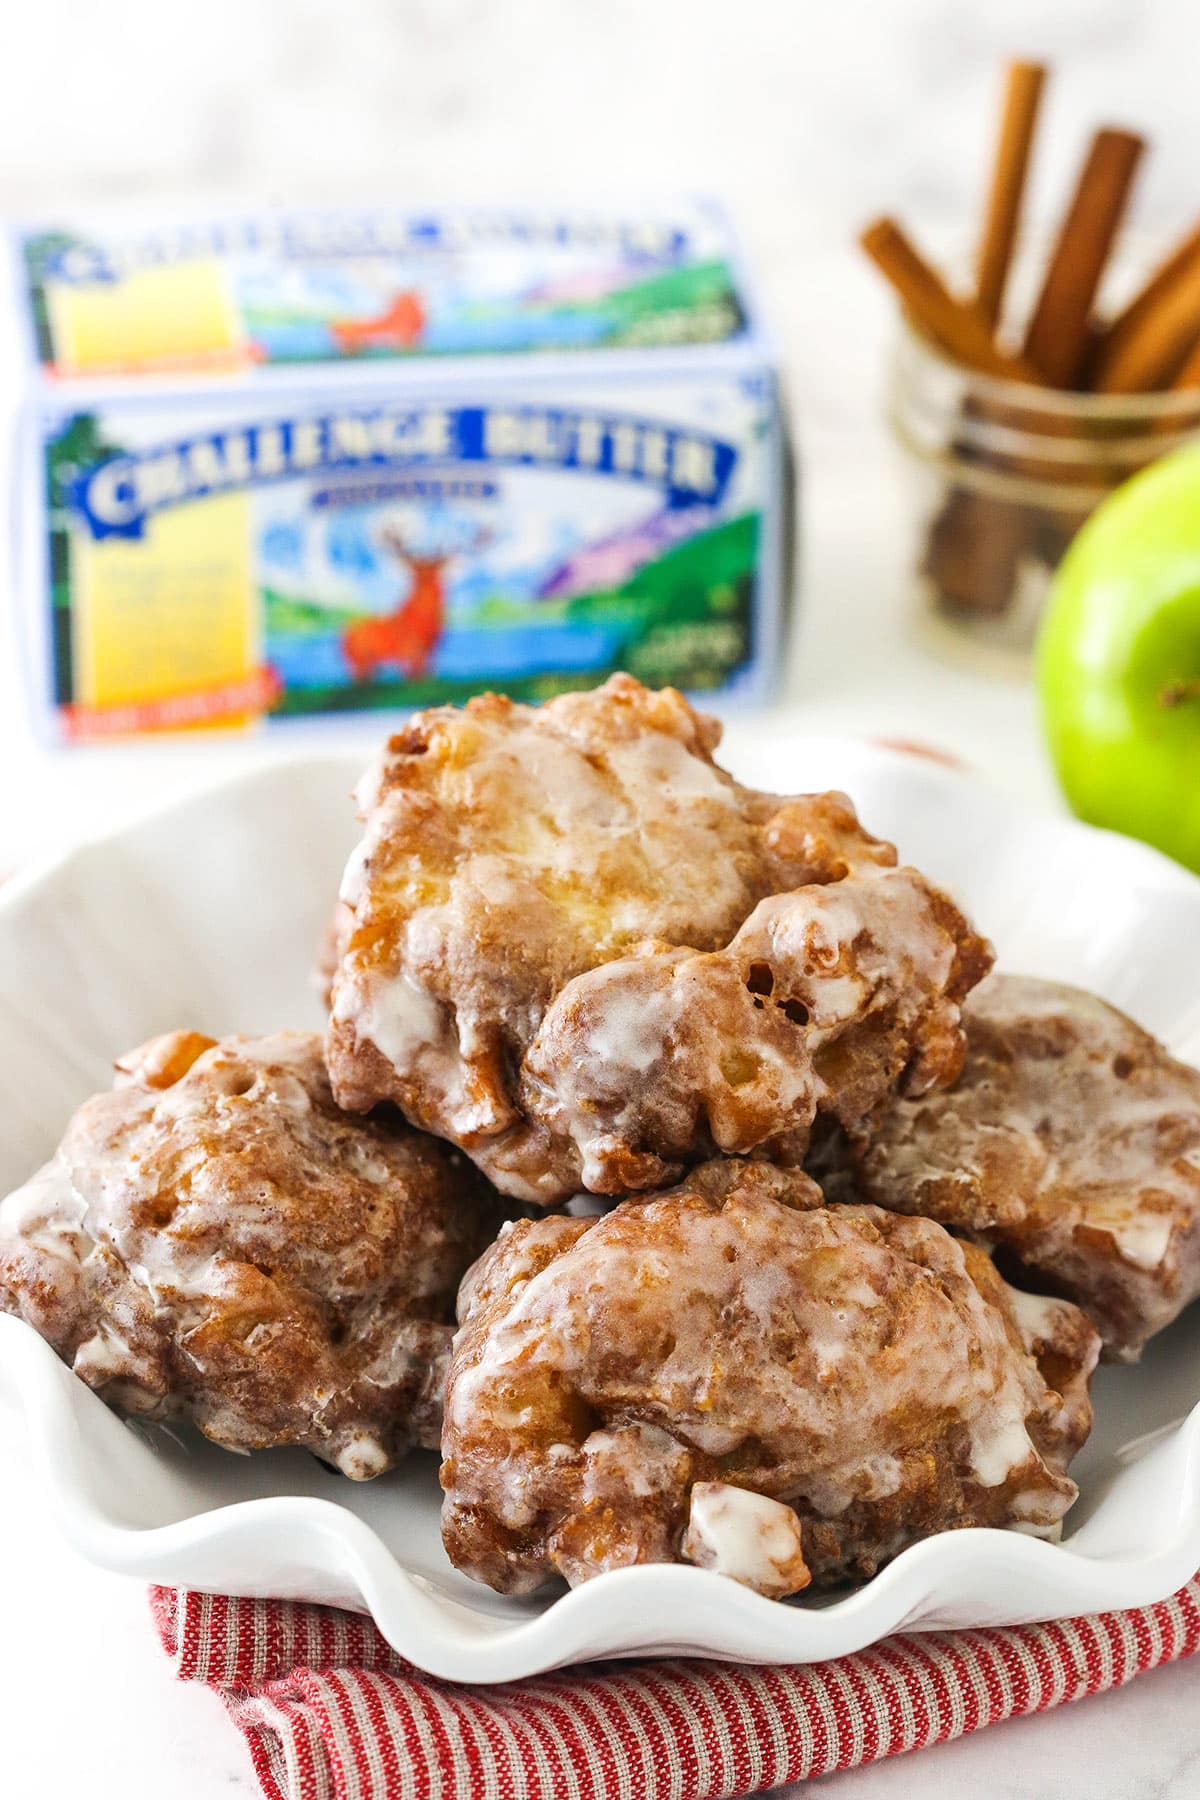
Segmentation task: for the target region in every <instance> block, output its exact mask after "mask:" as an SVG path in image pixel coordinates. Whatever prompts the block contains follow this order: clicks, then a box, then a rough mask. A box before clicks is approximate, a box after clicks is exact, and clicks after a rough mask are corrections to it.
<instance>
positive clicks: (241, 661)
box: [72, 493, 260, 727]
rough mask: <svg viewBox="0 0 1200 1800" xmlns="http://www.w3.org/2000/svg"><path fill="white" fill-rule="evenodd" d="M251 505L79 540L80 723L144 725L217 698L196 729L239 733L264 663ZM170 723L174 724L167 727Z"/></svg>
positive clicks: (204, 508)
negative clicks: (185, 704)
mask: <svg viewBox="0 0 1200 1800" xmlns="http://www.w3.org/2000/svg"><path fill="white" fill-rule="evenodd" d="M249 509H250V500H249V497H248V496H247V495H246V494H237V493H235V494H224V495H221V496H218V497H214V498H211V499H207V500H201V501H198V502H196V503H195V504H193V505H192V506H187V507H180V508H178V509H176V510H173V511H169V512H163V513H160V514H158V515H157V516H156V517H155V518H153V519H151V520H149V521H147V524H146V528H145V531H144V533H143V535H142V536H141V537H140V538H138V539H134V540H129V539H125V538H120V537H109V538H104V539H102V540H100V541H99V542H94V541H90V540H89V539H88V538H87V537H85V536H82V535H81V536H80V537H79V539H78V540H77V543H76V545H75V549H74V565H73V573H74V581H75V605H74V611H73V619H72V630H73V644H72V648H73V653H74V668H75V693H76V701H77V715H78V716H79V718H80V719H92V720H94V719H95V718H97V717H99V716H101V715H104V714H106V713H108V712H109V711H111V709H113V708H117V707H121V708H130V709H132V710H133V711H134V712H135V713H136V714H140V716H142V717H143V718H147V719H149V717H150V716H151V715H152V714H153V713H154V711H155V710H156V703H163V702H167V701H169V700H171V699H173V698H176V697H179V696H182V695H184V694H188V695H194V694H198V693H199V694H207V695H209V696H210V697H211V711H210V714H209V716H203V714H201V715H200V716H197V717H196V718H194V719H192V720H188V721H185V722H186V723H190V724H192V725H193V726H197V727H199V726H206V725H225V726H230V725H244V724H245V723H246V722H247V720H248V719H249V717H251V716H252V713H253V711H254V710H255V709H254V708H242V709H241V710H225V709H224V708H223V707H221V706H220V705H218V704H217V697H218V696H225V697H227V700H228V704H229V705H230V706H232V707H235V708H236V706H237V700H238V697H239V696H240V695H241V694H242V693H243V691H244V689H245V684H246V683H247V682H249V681H250V680H251V678H252V677H253V675H254V673H255V671H256V669H257V668H258V664H259V638H260V629H259V619H260V608H259V600H258V590H257V586H256V584H255V579H254V570H253V566H252V562H251V542H252V538H251V530H250V517H249ZM172 722H174V721H172Z"/></svg>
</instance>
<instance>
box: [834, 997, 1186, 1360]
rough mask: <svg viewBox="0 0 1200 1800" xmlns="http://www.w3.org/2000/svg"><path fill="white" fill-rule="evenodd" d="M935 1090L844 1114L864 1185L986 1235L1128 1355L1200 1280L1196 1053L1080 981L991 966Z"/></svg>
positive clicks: (1023, 1274)
mask: <svg viewBox="0 0 1200 1800" xmlns="http://www.w3.org/2000/svg"><path fill="white" fill-rule="evenodd" d="M963 1018H964V1024H965V1026H966V1032H967V1058H966V1063H965V1065H964V1068H963V1072H962V1076H961V1078H960V1079H959V1081H958V1082H957V1084H956V1085H955V1086H954V1087H953V1088H951V1089H949V1090H948V1091H947V1092H945V1093H943V1094H927V1095H925V1096H923V1097H921V1098H919V1099H918V1098H915V1097H913V1098H904V1099H900V1098H895V1099H889V1100H888V1101H887V1102H886V1103H885V1104H884V1105H883V1106H882V1107H881V1109H880V1110H879V1111H878V1112H877V1113H876V1114H875V1115H874V1116H873V1117H871V1118H869V1119H867V1120H864V1121H862V1122H860V1123H857V1124H854V1125H852V1127H851V1130H850V1159H851V1162H852V1166H853V1176H852V1184H853V1186H854V1187H855V1188H857V1189H860V1190H861V1192H862V1194H863V1196H864V1198H866V1199H869V1200H873V1201H875V1202H876V1203H877V1204H878V1205H880V1206H886V1207H890V1208H892V1209H895V1210H899V1211H902V1212H906V1213H923V1214H925V1215H926V1216H927V1217H929V1218H931V1219H939V1220H940V1221H941V1222H942V1224H944V1225H947V1226H949V1227H950V1228H951V1229H952V1230H955V1231H959V1232H963V1233H966V1234H969V1235H970V1236H971V1237H973V1238H975V1239H976V1240H977V1241H978V1242H980V1243H983V1244H986V1245H989V1246H991V1247H992V1248H993V1249H995V1251H996V1253H997V1254H998V1255H1000V1256H1001V1257H1002V1259H1004V1260H1005V1266H1009V1265H1012V1266H1013V1267H1015V1268H1016V1269H1017V1270H1018V1271H1019V1272H1018V1274H1017V1276H1016V1279H1018V1280H1022V1279H1031V1280H1034V1281H1036V1283H1037V1285H1039V1286H1044V1287H1047V1288H1048V1289H1049V1290H1050V1291H1052V1292H1055V1293H1060V1294H1064V1295H1066V1296H1067V1297H1069V1298H1070V1299H1072V1300H1074V1301H1075V1302H1076V1303H1077V1304H1078V1305H1079V1306H1082V1307H1083V1308H1084V1309H1085V1310H1086V1311H1087V1312H1088V1313H1089V1314H1090V1315H1091V1316H1092V1318H1093V1319H1094V1320H1095V1322H1096V1324H1097V1325H1098V1326H1099V1328H1100V1332H1101V1335H1102V1336H1103V1338H1104V1343H1105V1349H1106V1353H1107V1354H1108V1355H1109V1356H1110V1357H1113V1358H1117V1359H1123V1360H1129V1359H1131V1358H1134V1357H1136V1356H1137V1355H1138V1353H1139V1352H1140V1350H1141V1347H1142V1345H1143V1344H1144V1343H1145V1342H1146V1340H1147V1338H1149V1337H1151V1336H1152V1335H1153V1334H1154V1333H1155V1332H1156V1331H1161V1330H1162V1328H1163V1326H1164V1325H1168V1324H1169V1323H1170V1322H1171V1320H1172V1319H1174V1318H1175V1317H1176V1315H1177V1314H1178V1313H1179V1312H1180V1311H1181V1310H1182V1308H1183V1307H1184V1306H1186V1305H1187V1303H1188V1302H1189V1301H1190V1300H1192V1299H1194V1298H1195V1297H1196V1295H1197V1294H1198V1293H1200V1071H1198V1070H1196V1069H1192V1068H1188V1067H1187V1066H1186V1065H1185V1064H1183V1063H1179V1062H1176V1061H1175V1060H1174V1059H1173V1058H1172V1057H1171V1056H1169V1055H1168V1053H1167V1052H1166V1051H1165V1050H1164V1049H1163V1047H1162V1045H1161V1044H1159V1043H1157V1042H1156V1041H1155V1040H1154V1038H1152V1037H1151V1036H1150V1034H1149V1033H1148V1032H1145V1031H1143V1030H1142V1029H1141V1028H1140V1026H1137V1025H1135V1024H1134V1023H1133V1021H1132V1020H1131V1019H1128V1018H1126V1017H1125V1015H1124V1014H1123V1013H1120V1012H1118V1011H1117V1010H1116V1009H1115V1008H1114V1007H1111V1006H1108V1005H1106V1004H1105V1003H1104V1001H1102V1000H1098V999H1096V998H1095V996H1094V995H1092V994H1087V993H1083V992H1082V991H1081V990H1080V989H1078V988H1072V987H1064V986H1062V985H1061V984H1059V983H1057V982H1049V981H1037V980H1034V979H1032V978H1030V977H1024V976H1015V975H992V976H990V977H989V979H988V980H987V981H986V982H984V984H983V985H982V986H981V987H979V988H977V989H976V991H975V993H973V994H972V995H971V997H970V999H969V1001H968V1002H967V1005H966V1008H965V1009H964V1014H963Z"/></svg>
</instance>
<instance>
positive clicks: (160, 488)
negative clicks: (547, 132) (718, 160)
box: [17, 204, 790, 740]
mask: <svg viewBox="0 0 1200 1800" xmlns="http://www.w3.org/2000/svg"><path fill="white" fill-rule="evenodd" d="M17 256H18V264H19V269H20V278H21V282H22V287H23V291H24V295H25V301H26V310H27V319H28V327H29V329H28V344H29V353H28V370H27V381H26V403H25V408H24V418H23V426H22V438H21V441H22V458H21V463H22V473H21V511H22V522H23V532H22V538H23V546H24V558H23V562H24V576H23V582H22V586H23V591H24V593H25V597H26V605H27V612H28V622H29V626H30V634H29V635H30V642H31V644H32V647H33V659H32V660H33V681H34V685H35V690H36V693H37V695H38V698H39V699H40V701H41V702H42V705H43V710H44V713H45V716H46V717H47V718H48V719H49V720H50V721H51V725H52V729H53V731H54V732H55V734H56V735H58V736H60V737H65V738H68V739H73V740H79V739H94V738H100V737H111V736H115V735H125V734H128V733H138V732H152V731H161V730H176V729H188V728H191V729H212V728H214V727H222V728H237V729H248V728H251V727H253V726H256V725H258V724H260V723H261V722H262V721H264V720H281V719H291V720H294V719H298V718H306V717H307V718H314V717H321V716H328V715H331V714H344V713H346V712H347V711H356V710H361V709H391V708H408V707H412V706H425V705H430V704H434V703H437V702H439V701H446V700H461V699H463V698H465V697H466V696H467V695H469V694H470V693H473V692H477V691H478V690H479V689H480V688H483V687H489V686H490V687H503V688H504V689H505V690H506V691H507V692H508V693H510V694H512V695H514V696H515V697H518V698H525V699H542V698H546V697H548V696H550V695H552V694H554V693H558V692H561V691H563V690H564V689H567V688H571V687H581V686H589V685H591V684H592V683H594V682H596V681H598V680H602V679H603V678H604V677H605V676H606V675H607V674H609V673H610V672H611V671H612V670H614V669H616V668H626V669H629V670H630V671H631V672H632V673H634V674H635V675H638V676H640V677H641V678H642V679H643V680H645V681H647V682H649V683H653V684H656V685H658V684H663V683H672V684H674V685H676V686H680V687H683V688H685V689H686V690H689V691H691V692H695V693H700V694H704V695H709V696H723V697H727V698H733V697H754V698H758V697H761V696H762V695H763V694H764V693H765V692H766V691H767V690H768V688H769V685H770V681H771V678H772V674H773V672H774V670H775V669H776V667H777V664H778V645H779V637H780V630H781V619H782V613H783V607H784V596H785V593H786V591H787V561H788V558H787V554H786V546H787V539H788V535H789V534H788V531H787V512H788V498H789V488H790V483H789V480H788V470H787V454H786V444H785V437H784V429H783V421H782V414H781V406H780V397H779V389H778V382H777V376H776V372H775V369H774V366H773V362H772V358H771V355H770V353H769V350H768V347H767V343H766V341H765V338H764V335H763V332H762V329H761V327H760V324H759V322H758V320H757V318H756V315H755V312H754V309H753V306H752V303H751V299H750V296H749V294H748V292H747V289H746V286H745V282H744V278H743V276H742V273H741V269H740V266H739V264H738V261H737V258H736V256H735V253H734V249H733V246H732V242H731V239H730V236H729V233H728V230H727V227H726V225H725V223H724V221H723V219H722V218H721V216H720V215H719V213H718V212H716V211H715V209H713V208H712V207H710V206H707V205H703V204H693V205H690V206H687V207H681V208H679V209H676V210H675V211H673V212H671V213H667V214H662V215H654V216H648V217H632V216H627V217H621V216H616V215H613V216H606V217H597V216H584V217H580V218H574V217H566V216H562V217H559V216H546V215H543V214H540V213H539V214H534V213H525V212H519V211H505V210H500V209H491V210H470V209H464V210H462V211H458V212H452V213H437V214H430V213H416V212H405V211H403V210H391V211H388V210H378V211H373V212H354V213H349V212H339V213H335V214H327V213H322V214H307V213H306V214H269V215H263V216H261V217H256V218H243V219H237V220H195V221H191V222H189V223H188V224H186V225H178V224H176V225H173V226H171V227H170V228H162V227H158V228H151V227H141V228H134V229H129V228H126V229H125V230H124V231H123V232H117V231H113V230H109V231H105V232H98V231H95V230H91V229H87V228H83V227H78V228H76V227H74V226H72V227H57V226H56V227H54V228H43V229H38V230H27V231H26V232H24V233H23V234H22V235H21V237H20V239H19V241H18V245H17Z"/></svg>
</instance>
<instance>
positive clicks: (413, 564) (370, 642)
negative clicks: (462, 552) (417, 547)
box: [342, 529, 491, 681]
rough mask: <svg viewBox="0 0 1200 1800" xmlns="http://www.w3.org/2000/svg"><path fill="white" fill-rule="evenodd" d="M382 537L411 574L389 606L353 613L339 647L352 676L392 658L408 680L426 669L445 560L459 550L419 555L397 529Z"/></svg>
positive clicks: (368, 674) (369, 672)
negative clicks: (404, 589)
mask: <svg viewBox="0 0 1200 1800" xmlns="http://www.w3.org/2000/svg"><path fill="white" fill-rule="evenodd" d="M381 537H382V542H383V543H384V544H385V545H386V547H387V548H388V549H389V550H390V551H391V553H392V555H393V556H395V557H396V558H397V559H398V560H399V561H400V562H402V563H403V564H404V566H405V568H407V570H408V572H409V574H410V575H411V576H412V583H411V586H410V588H409V590H408V592H407V593H406V594H405V596H404V599H403V600H402V601H401V603H400V605H399V606H398V607H397V608H396V609H395V611H394V612H390V613H382V614H372V615H371V616H370V617H368V618H365V619H356V620H355V621H354V623H353V624H352V625H348V626H347V627H346V629H345V631H344V632H343V633H342V652H343V654H344V656H345V658H346V661H347V662H348V663H349V665H350V669H351V673H352V674H353V676H354V679H355V680H356V681H371V680H373V679H374V677H375V676H376V674H377V673H378V671H379V669H380V667H381V665H383V664H384V663H394V664H395V665H396V667H397V668H398V669H399V671H400V673H401V674H402V675H403V676H405V677H406V679H407V680H409V681H418V680H420V678H421V676H423V675H426V674H428V672H429V665H430V663H431V662H432V661H433V653H434V651H435V649H436V648H437V645H438V642H439V640H440V638H441V635H442V630H443V627H444V625H445V619H446V566H447V564H448V563H450V562H452V561H453V559H454V557H455V555H456V554H458V552H456V551H453V550H443V551H440V552H438V553H437V554H435V555H426V556H418V555H416V554H414V552H413V551H411V550H410V549H409V548H408V545H407V543H406V542H405V540H404V539H403V538H402V537H401V536H400V533H399V532H398V531H393V530H391V529H389V530H387V531H385V532H383V533H382V534H381ZM490 538H491V533H490V532H482V531H481V532H477V533H476V535H475V537H474V538H473V539H472V540H471V543H470V544H469V545H467V546H465V547H464V548H465V549H467V550H472V551H473V550H479V549H481V548H482V547H483V545H484V544H486V543H488V542H489V541H490Z"/></svg>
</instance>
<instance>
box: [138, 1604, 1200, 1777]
mask: <svg viewBox="0 0 1200 1800" xmlns="http://www.w3.org/2000/svg"><path fill="white" fill-rule="evenodd" d="M151 1604H152V1606H153V1610H154V1618H155V1622H156V1624H157V1627H158V1631H159V1635H160V1637H161V1639H162V1642H163V1646H164V1648H165V1649H166V1650H167V1652H168V1654H169V1655H170V1656H171V1658H172V1659H173V1662H174V1665H175V1671H176V1674H177V1675H179V1677H180V1678H181V1679H182V1680H184V1681H203V1682H207V1683H208V1684H209V1686H211V1687H214V1688H216V1689H217V1690H218V1691H219V1693H220V1694H221V1697H222V1699H223V1700H224V1702H225V1704H226V1706H227V1707H228V1709H229V1712H230V1715H231V1716H232V1718H233V1720H234V1723H235V1724H236V1725H237V1726H238V1727H239V1729H240V1730H241V1731H242V1732H243V1733H244V1734H245V1736H246V1739H247V1741H248V1743H249V1746H250V1754H251V1756H252V1757H253V1759H254V1767H255V1769H256V1771H257V1773H258V1778H259V1780H260V1782H261V1783H262V1787H263V1791H264V1793H265V1794H267V1795H268V1796H269V1800H481V1797H482V1796H493V1795H494V1796H499V1797H502V1800H728V1797H730V1796H734V1795H743V1794H753V1793H758V1792H760V1791H761V1790H762V1789H763V1788H770V1787H778V1786H782V1785H783V1784H785V1783H788V1782H795V1781H803V1780H805V1779H807V1778H808V1777H809V1776H812V1775H827V1774H830V1773H832V1772H833V1771H834V1770H836V1769H848V1768H853V1767H855V1766H856V1765H857V1764H859V1763H867V1762H874V1761H876V1760H877V1759H878V1758H880V1757H883V1756H895V1755H897V1754H898V1753H899V1752H900V1751H902V1750H919V1749H922V1748H923V1747H924V1746H926V1745H928V1744H940V1743H942V1742H944V1741H945V1740H946V1739H947V1738H955V1737H961V1736H962V1735H963V1734H964V1733H965V1732H968V1731H978V1730H979V1729H980V1728H981V1727H982V1726H985V1725H994V1724H996V1723H997V1722H998V1721H999V1720H1002V1719H1011V1718H1017V1717H1019V1716H1020V1715H1021V1714H1024V1713H1033V1712H1041V1711H1043V1710H1044V1709H1045V1708H1047V1707H1051V1706H1061V1705H1062V1704H1063V1703H1064V1702H1066V1701H1069V1700H1082V1699H1083V1698H1084V1697H1085V1696H1086V1695H1088V1694H1099V1693H1103V1692H1104V1690H1105V1689H1106V1688H1112V1687H1119V1686H1120V1685H1121V1684H1122V1683H1124V1682H1126V1681H1131V1680H1132V1679H1133V1677H1134V1676H1135V1675H1140V1674H1142V1673H1143V1672H1144V1671H1145V1670H1147V1669H1154V1668H1157V1667H1158V1666H1159V1664H1160V1663H1166V1662H1174V1661H1176V1660H1177V1659H1178V1658H1180V1657H1185V1656H1192V1655H1193V1654H1194V1653H1195V1652H1196V1650H1197V1649H1198V1648H1200V1576H1198V1577H1197V1578H1196V1579H1195V1580H1194V1581H1191V1582H1189V1583H1188V1585H1187V1586H1186V1587H1185V1588H1181V1589H1180V1591H1179V1593H1177V1594H1175V1595H1173V1596H1172V1598H1171V1599H1170V1600H1164V1601H1162V1602H1161V1604H1159V1605H1158V1606H1142V1607H1135V1608H1133V1609H1131V1610H1130V1611H1128V1612H1115V1613H1094V1614H1092V1615H1090V1616H1089V1617H1086V1618H1079V1619H1063V1620H1059V1621H1058V1622H1056V1623H1054V1624H1050V1625H1018V1626H1009V1627H1006V1628H1005V1629H1003V1630H991V1631H949V1632H931V1633H928V1634H921V1635H912V1636H907V1637H894V1638H890V1639H888V1640H887V1642H886V1643H882V1644H876V1645H875V1647H874V1648H873V1649H871V1650H863V1651H860V1652H859V1653H858V1654H857V1655H855V1656H841V1657H838V1658H836V1659H835V1660H833V1661H831V1662H825V1663H816V1664H812V1665H809V1666H803V1665H802V1666H797V1667H793V1668H779V1669H759V1668H745V1667H742V1666H739V1665H735V1664H730V1663H717V1662H684V1661H663V1662H640V1663H635V1662H609V1663H591V1664H588V1665H585V1666H583V1667H580V1668H576V1669H569V1670H559V1671H557V1672H556V1673H555V1674H553V1675H542V1676H538V1677H534V1678H531V1679H529V1680H526V1681H514V1682H512V1683H510V1684H508V1685H507V1686H504V1687H492V1688H478V1687H475V1688H472V1687H460V1686H456V1685H455V1684H454V1683H453V1682H448V1681H437V1680H435V1679H433V1677H431V1676H428V1675H423V1674H421V1673H420V1671H419V1670H417V1669H414V1668H413V1667H412V1666H411V1665H410V1664H408V1663H406V1662H404V1661H402V1659H401V1658H400V1657H398V1656H397V1655H396V1653H395V1651H394V1650H392V1649H390V1648H389V1647H388V1645H387V1643H386V1642H385V1641H384V1639H383V1638H382V1637H381V1636H380V1635H379V1633H378V1631H376V1629H375V1627H374V1626H373V1625H372V1624H371V1622H370V1621H369V1620H368V1619H363V1618H360V1617H358V1616H357V1615H356V1614H353V1613H345V1612H337V1611H335V1610H333V1609H332V1608H330V1607H323V1606H304V1605H298V1604H296V1603H294V1602H292V1601H282V1600H230V1599H223V1598H221V1597H219V1596H216V1595H211V1594H196V1593H186V1592H176V1591H175V1590H174V1589H170V1588H154V1589H152V1590H151Z"/></svg>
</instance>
